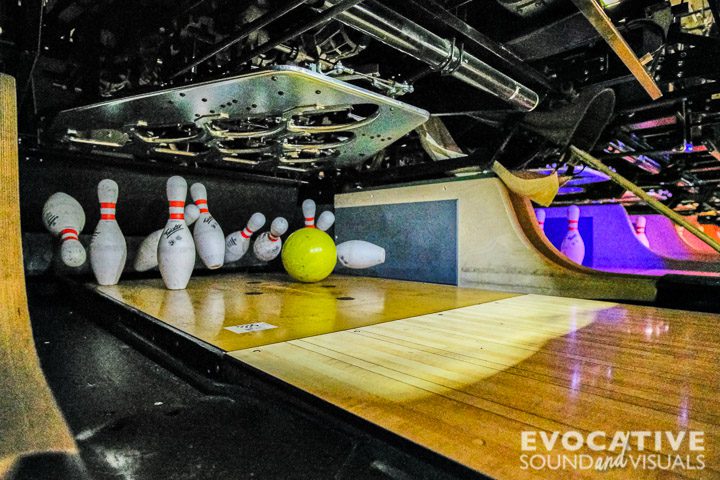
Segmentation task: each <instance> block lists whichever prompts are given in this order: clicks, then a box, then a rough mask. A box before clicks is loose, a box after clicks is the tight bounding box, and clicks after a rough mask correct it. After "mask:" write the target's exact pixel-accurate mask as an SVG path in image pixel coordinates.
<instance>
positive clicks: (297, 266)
mask: <svg viewBox="0 0 720 480" xmlns="http://www.w3.org/2000/svg"><path fill="white" fill-rule="evenodd" d="M336 262H337V251H336V250H335V242H333V239H332V238H330V235H328V234H327V233H325V232H323V231H322V230H318V229H317V228H301V229H300V230H296V231H295V232H293V234H292V235H290V236H289V237H288V239H287V240H286V241H285V243H284V245H283V249H282V263H283V266H284V267H285V270H286V271H287V272H288V274H289V275H290V276H291V277H293V278H294V279H295V280H299V281H301V282H307V283H310V282H319V281H320V280H324V279H325V278H327V276H328V275H330V273H332V271H333V268H335V263H336Z"/></svg>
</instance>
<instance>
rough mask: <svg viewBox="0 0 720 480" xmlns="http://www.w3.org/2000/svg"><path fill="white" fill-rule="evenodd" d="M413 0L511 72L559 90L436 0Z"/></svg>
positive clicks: (522, 61)
mask: <svg viewBox="0 0 720 480" xmlns="http://www.w3.org/2000/svg"><path fill="white" fill-rule="evenodd" d="M411 2H412V3H413V5H415V6H417V7H418V8H420V9H421V10H422V11H423V12H425V14H426V15H428V16H429V17H431V18H432V19H434V20H436V21H439V22H441V23H443V24H445V25H447V26H449V27H450V28H452V29H453V30H455V31H456V32H458V33H459V34H461V35H462V36H463V37H465V38H466V39H468V40H469V41H470V42H472V43H473V44H474V45H476V46H477V47H480V48H481V49H483V50H484V51H485V52H487V53H489V54H491V55H492V56H493V58H494V59H495V60H497V61H499V62H502V65H503V67H506V68H508V69H510V71H511V72H514V73H515V74H516V75H519V76H520V77H521V78H522V77H525V78H526V79H528V80H531V81H533V82H535V83H537V84H538V85H540V86H542V87H543V88H545V89H547V90H557V89H556V88H555V87H554V86H553V85H552V84H551V83H550V80H549V79H548V78H547V77H546V76H545V75H543V74H542V73H540V72H538V71H537V70H535V69H534V68H533V67H531V66H530V65H528V64H527V63H525V60H523V59H522V58H520V57H519V56H517V55H516V54H515V52H513V51H512V50H510V49H509V48H507V47H506V46H505V45H503V44H502V43H498V42H496V41H495V40H493V39H491V38H490V37H488V36H486V35H484V34H482V33H480V32H479V31H477V30H476V29H475V28H474V27H472V26H470V25H469V24H468V23H467V22H465V21H463V20H461V19H460V18H458V17H457V16H455V15H453V13H452V12H450V11H449V10H446V9H445V7H443V6H442V5H441V4H439V3H437V2H436V1H435V0H411Z"/></svg>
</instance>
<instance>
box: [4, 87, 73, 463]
mask: <svg viewBox="0 0 720 480" xmlns="http://www.w3.org/2000/svg"><path fill="white" fill-rule="evenodd" d="M19 201H20V194H19V177H18V132H17V111H16V100H15V79H13V78H12V77H10V76H8V75H3V74H0V243H1V244H2V245H3V248H2V249H1V250H0V265H1V267H0V269H1V270H0V272H1V273H2V277H1V278H0V304H1V305H2V310H0V474H2V475H4V474H7V473H8V471H9V470H11V468H12V466H13V465H14V464H15V462H16V460H17V459H18V458H19V457H21V456H23V455H29V454H32V453H37V452H67V453H76V452H77V447H76V445H75V441H74V439H73V437H72V435H71V433H70V430H69V428H68V426H67V424H66V423H65V420H64V418H63V416H62V414H61V413H60V410H59V409H58V407H57V404H56V403H55V400H54V398H53V396H52V393H51V392H50V388H49V387H48V385H47V382H46V381H45V377H44V375H43V372H42V369H41V367H40V360H39V359H38V356H37V353H36V351H35V343H34V340H33V336H32V328H31V325H30V315H29V313H28V307H27V296H26V292H25V274H24V271H23V262H22V244H21V233H20V210H19V209H18V205H19ZM2 470H5V472H3V471H2ZM2 475H0V476H2Z"/></svg>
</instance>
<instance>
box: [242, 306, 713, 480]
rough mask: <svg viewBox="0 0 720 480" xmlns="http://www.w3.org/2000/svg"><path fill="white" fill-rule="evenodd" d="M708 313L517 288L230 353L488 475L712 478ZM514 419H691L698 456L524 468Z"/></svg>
mask: <svg viewBox="0 0 720 480" xmlns="http://www.w3.org/2000/svg"><path fill="white" fill-rule="evenodd" d="M719 321H720V317H719V316H718V315H711V314H699V313H691V312H683V311H675V310H665V309H657V308H651V307H641V306H628V305H620V304H615V303H608V302H597V301H587V300H577V299H567V298H557V297H545V296H537V295H526V296H519V297H514V298H508V299H503V300H498V301H494V302H490V303H485V304H482V305H476V306H470V307H465V308H459V309H456V310H453V311H447V312H439V313H436V314H430V315H423V316H419V317H415V318H409V319H405V320H398V321H395V322H388V323H383V324H379V325H373V326H368V327H363V328H357V329H353V330H350V331H344V332H339V333H332V334H327V335H321V336H315V337H311V338H305V339H300V340H293V341H289V342H284V343H279V344H274V345H269V346H265V347H259V348H252V349H244V350H240V351H236V352H231V353H230V355H231V356H232V357H234V358H236V359H238V360H240V361H241V362H244V363H246V364H249V365H251V366H253V367H255V368H257V369H259V370H261V371H263V372H266V373H268V374H270V375H272V376H274V377H277V378H279V379H280V380H283V381H285V382H287V383H289V384H291V385H294V386H296V387H298V388H300V389H302V390H305V391H307V392H310V393H312V394H314V395H316V396H318V397H319V398H321V399H324V400H326V401H328V402H330V403H332V404H335V405H337V406H339V407H341V408H343V409H346V410H348V411H350V412H352V413H354V414H356V415H358V416H360V417H362V418H364V419H367V420H369V421H370V422H373V423H375V424H377V425H379V426H381V427H384V428H386V429H388V430H390V431H392V432H394V433H396V434H398V435H400V436H403V437H405V438H407V439H409V440H411V441H413V442H416V443H418V444H420V445H423V446H425V447H428V448H429V449H431V450H433V451H435V452H437V453H439V454H441V455H443V456H446V457H449V458H451V459H454V460H456V461H458V462H460V463H463V464H465V465H467V466H469V467H471V468H474V469H476V470H477V471H479V472H482V473H484V474H486V475H489V476H491V477H494V478H500V479H524V478H596V477H599V478H720V451H719V450H718V445H720V427H719V425H720V406H718V402H717V398H718V396H719V395H718V394H719V393H720V373H719V372H718V370H717V365H718V361H719V360H720V329H718V322H719ZM524 430H531V431H538V430H544V431H548V432H553V431H559V432H561V433H562V432H566V431H569V430H577V431H580V432H583V433H585V434H587V433H589V432H591V431H596V430H602V431H605V432H607V434H608V435H609V436H612V435H613V434H614V432H616V431H637V430H642V431H658V430H660V431H668V430H669V431H672V432H677V431H687V430H701V431H703V432H705V446H706V451H705V452H704V454H705V458H706V460H705V463H706V465H707V467H706V469H705V470H684V471H682V470H678V471H675V472H667V471H661V470H637V471H633V470H630V471H628V470H612V471H609V472H605V473H603V474H602V475H598V474H597V473H595V472H593V471H587V470H578V471H572V470H570V471H562V470H561V471H555V472H552V471H548V470H543V471H539V472H538V471H532V470H522V469H521V468H520V467H521V462H520V455H521V453H522V452H521V450H520V438H521V433H520V432H522V431H524ZM686 449H687V445H685V446H684V447H683V449H681V450H680V451H679V453H681V454H687V453H689V452H687V451H686ZM660 452H661V453H663V454H666V455H667V454H672V453H674V452H672V451H668V450H667V447H666V446H663V447H662V448H661V450H660ZM555 453H557V451H555ZM580 453H588V452H587V450H581V451H580ZM589 453H592V452H589Z"/></svg>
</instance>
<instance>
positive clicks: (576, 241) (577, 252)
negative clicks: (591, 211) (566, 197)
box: [560, 205, 585, 265]
mask: <svg viewBox="0 0 720 480" xmlns="http://www.w3.org/2000/svg"><path fill="white" fill-rule="evenodd" d="M579 221H580V209H579V208H578V207H577V205H570V207H569V208H568V231H567V234H566V235H565V238H564V239H563V241H562V244H561V245H560V251H561V252H562V253H564V254H565V256H567V257H568V258H569V259H570V260H572V261H573V262H575V263H578V264H581V265H582V262H583V260H584V259H585V242H583V239H582V237H581V236H580V231H579V230H578V222H579Z"/></svg>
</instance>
